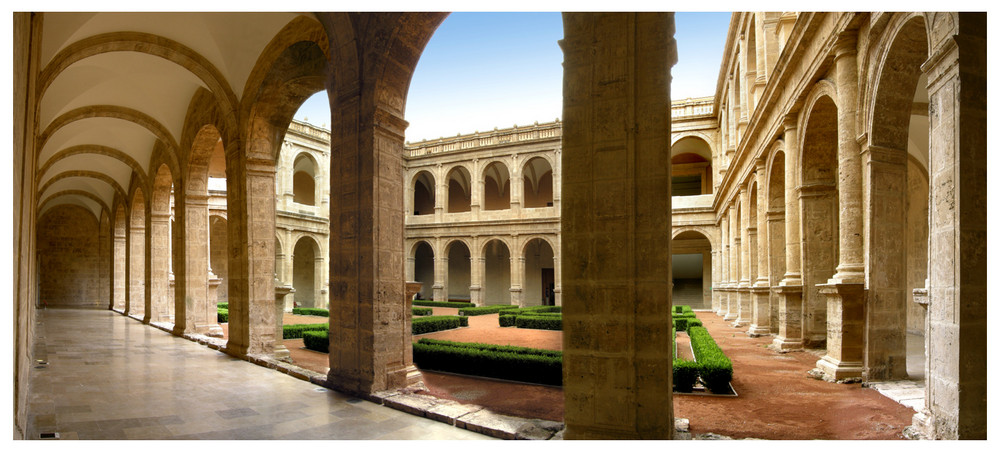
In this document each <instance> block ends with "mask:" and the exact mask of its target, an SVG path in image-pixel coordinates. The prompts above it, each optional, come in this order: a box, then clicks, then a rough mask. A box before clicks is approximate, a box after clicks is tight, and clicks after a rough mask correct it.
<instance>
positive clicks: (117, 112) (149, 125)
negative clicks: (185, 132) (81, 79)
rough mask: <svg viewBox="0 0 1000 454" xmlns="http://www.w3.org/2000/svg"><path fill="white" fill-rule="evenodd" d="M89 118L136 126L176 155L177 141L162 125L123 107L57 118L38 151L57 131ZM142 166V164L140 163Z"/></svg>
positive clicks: (90, 109)
mask: <svg viewBox="0 0 1000 454" xmlns="http://www.w3.org/2000/svg"><path fill="white" fill-rule="evenodd" d="M89 118H113V119H118V120H123V121H127V122H129V123H133V124H136V125H138V126H140V127H142V128H143V129H146V130H147V131H149V132H150V134H152V135H153V136H154V137H156V138H157V140H159V141H161V142H163V144H164V145H165V146H166V148H167V150H169V152H170V153H174V154H175V155H176V150H177V149H178V146H177V140H176V139H175V138H174V136H173V135H171V134H170V131H169V130H168V129H167V128H166V126H164V125H163V124H162V123H160V122H159V121H157V120H156V119H155V118H153V117H151V116H149V115H148V114H146V113H144V112H141V111H138V110H135V109H130V108H128V107H122V106H108V105H94V106H84V107H78V108H76V109H73V110H70V111H68V112H65V113H63V114H62V115H60V116H58V117H56V118H55V119H53V120H52V122H50V123H49V124H48V126H46V127H45V130H44V131H43V132H42V133H41V134H40V135H39V138H38V149H39V150H43V149H44V148H45V145H46V144H47V143H48V140H49V139H50V138H51V137H52V135H53V134H55V133H56V131H59V129H61V128H63V127H65V126H66V125H68V124H70V123H73V122H75V121H80V120H86V119H89ZM140 164H141V163H140Z"/></svg>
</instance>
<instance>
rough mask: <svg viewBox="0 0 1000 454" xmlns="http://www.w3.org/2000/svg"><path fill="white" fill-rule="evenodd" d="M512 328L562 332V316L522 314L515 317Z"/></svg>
mask: <svg viewBox="0 0 1000 454" xmlns="http://www.w3.org/2000/svg"><path fill="white" fill-rule="evenodd" d="M501 326H502V325H501ZM514 326H517V327H518V328H529V329H550V330H555V331H562V314H551V315H550V314H538V315H534V314H530V315H529V314H522V315H518V316H517V321H516V322H515V325H514Z"/></svg>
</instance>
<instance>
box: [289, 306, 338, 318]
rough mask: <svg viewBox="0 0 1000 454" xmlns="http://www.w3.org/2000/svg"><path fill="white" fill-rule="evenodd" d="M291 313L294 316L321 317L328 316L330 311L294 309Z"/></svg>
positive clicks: (317, 308) (314, 308) (307, 308)
mask: <svg viewBox="0 0 1000 454" xmlns="http://www.w3.org/2000/svg"><path fill="white" fill-rule="evenodd" d="M292 313H293V314H296V315H319V316H323V317H329V316H330V311H329V310H328V309H322V308H319V307H296V308H293V309H292Z"/></svg>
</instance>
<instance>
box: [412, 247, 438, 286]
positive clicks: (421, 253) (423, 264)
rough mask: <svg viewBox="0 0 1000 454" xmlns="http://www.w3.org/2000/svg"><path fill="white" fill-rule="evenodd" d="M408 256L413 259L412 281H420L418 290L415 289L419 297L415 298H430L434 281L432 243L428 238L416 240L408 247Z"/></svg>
mask: <svg viewBox="0 0 1000 454" xmlns="http://www.w3.org/2000/svg"><path fill="white" fill-rule="evenodd" d="M408 257H409V258H410V259H413V263H412V266H413V270H412V274H411V276H412V278H413V281H414V282H419V283H420V290H418V291H417V294H418V295H419V296H420V297H419V298H417V299H423V300H428V299H432V298H433V295H434V281H435V278H434V272H435V264H434V258H435V252H434V245H433V244H432V242H431V241H428V240H417V241H415V242H413V245H412V246H411V247H410V254H409V256H408Z"/></svg>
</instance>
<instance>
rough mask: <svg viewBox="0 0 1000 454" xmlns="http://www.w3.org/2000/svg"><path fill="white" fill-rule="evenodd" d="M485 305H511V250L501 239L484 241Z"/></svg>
mask: <svg viewBox="0 0 1000 454" xmlns="http://www.w3.org/2000/svg"><path fill="white" fill-rule="evenodd" d="M481 254H482V255H481V257H482V260H483V289H482V295H483V297H482V302H483V305H485V306H489V305H493V304H510V303H511V295H510V289H511V268H512V264H513V263H512V261H511V249H510V244H509V243H508V242H507V241H506V240H505V239H504V238H500V237H493V238H489V239H486V240H485V241H483V246H482V252H481Z"/></svg>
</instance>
